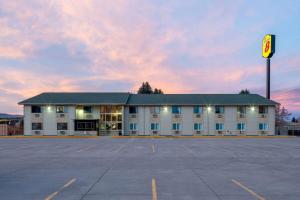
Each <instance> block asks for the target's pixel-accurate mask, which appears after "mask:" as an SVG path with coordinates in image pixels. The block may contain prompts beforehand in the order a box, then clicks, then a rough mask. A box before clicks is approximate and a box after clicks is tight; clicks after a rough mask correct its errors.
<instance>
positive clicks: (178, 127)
mask: <svg viewBox="0 0 300 200" xmlns="http://www.w3.org/2000/svg"><path fill="white" fill-rule="evenodd" d="M172 130H173V131H179V130H180V123H173V124H172Z"/></svg>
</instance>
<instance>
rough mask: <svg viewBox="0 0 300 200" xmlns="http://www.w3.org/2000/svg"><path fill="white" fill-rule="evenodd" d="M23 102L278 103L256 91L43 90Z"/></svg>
mask: <svg viewBox="0 0 300 200" xmlns="http://www.w3.org/2000/svg"><path fill="white" fill-rule="evenodd" d="M19 104H21V105H34V104H35V105H48V104H52V105H53V104H54V105H60V104H61V105H75V104H79V105H85V104H89V105H108V104H118V105H276V104H278V103H277V102H275V101H272V100H268V99H266V98H264V97H262V96H260V95H257V94H130V93H121V92H120V93H105V92H104V93H95V92H94V93H93V92H85V93H78V92H76V93H42V94H39V95H37V96H34V97H32V98H29V99H26V100H24V101H21V102H20V103H19Z"/></svg>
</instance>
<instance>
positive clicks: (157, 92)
mask: <svg viewBox="0 0 300 200" xmlns="http://www.w3.org/2000/svg"><path fill="white" fill-rule="evenodd" d="M163 93H164V92H163V91H162V90H161V89H157V88H155V89H154V92H153V94H163Z"/></svg>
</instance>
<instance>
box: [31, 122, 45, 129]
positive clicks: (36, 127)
mask: <svg viewBox="0 0 300 200" xmlns="http://www.w3.org/2000/svg"><path fill="white" fill-rule="evenodd" d="M31 129H32V130H42V129H43V124H42V123H32V124H31Z"/></svg>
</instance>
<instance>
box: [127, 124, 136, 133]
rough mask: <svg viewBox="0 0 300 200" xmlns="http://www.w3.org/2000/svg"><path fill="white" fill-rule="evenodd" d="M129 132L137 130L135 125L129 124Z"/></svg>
mask: <svg viewBox="0 0 300 200" xmlns="http://www.w3.org/2000/svg"><path fill="white" fill-rule="evenodd" d="M129 130H130V131H136V130H137V125H136V123H130V124H129Z"/></svg>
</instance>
